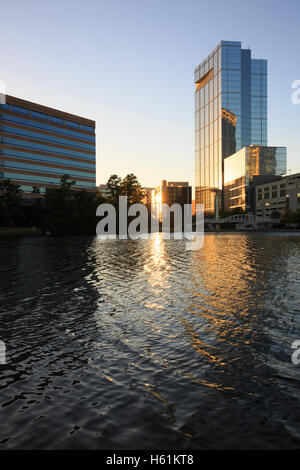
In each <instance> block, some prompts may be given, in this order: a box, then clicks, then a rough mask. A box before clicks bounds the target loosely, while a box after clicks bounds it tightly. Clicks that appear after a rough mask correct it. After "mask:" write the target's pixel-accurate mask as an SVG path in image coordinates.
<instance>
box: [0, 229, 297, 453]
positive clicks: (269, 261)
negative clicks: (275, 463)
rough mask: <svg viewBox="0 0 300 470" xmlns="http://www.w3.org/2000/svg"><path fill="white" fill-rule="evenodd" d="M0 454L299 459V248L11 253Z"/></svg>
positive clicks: (234, 242) (11, 245) (38, 248)
mask: <svg viewBox="0 0 300 470" xmlns="http://www.w3.org/2000/svg"><path fill="white" fill-rule="evenodd" d="M0 279H1V286H0V340H2V341H5V343H6V349H7V364H6V365H0V449H293V448H299V446H300V393H299V392H300V364H299V365H295V364H293V363H292V361H291V355H292V352H293V349H292V348H291V344H292V343H293V341H295V340H296V339H300V236H299V235H296V234H289V233H284V234H277V233H256V234H254V233H253V234H251V233H250V234H222V233H220V234H212V233H211V234H207V235H206V236H205V243H204V247H203V249H202V250H199V251H186V250H185V242H184V241H183V240H163V239H162V237H161V235H160V234H157V235H156V236H155V237H154V238H153V239H152V240H135V241H134V240H122V241H119V240H110V241H100V240H97V239H96V238H79V237H78V238H76V237H74V238H71V237H70V238H54V237H53V238H52V237H48V238H43V237H36V238H34V237H32V238H31V237H30V238H22V239H0Z"/></svg>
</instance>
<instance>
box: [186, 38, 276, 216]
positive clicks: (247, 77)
mask: <svg viewBox="0 0 300 470" xmlns="http://www.w3.org/2000/svg"><path fill="white" fill-rule="evenodd" d="M251 144H253V145H261V146H267V145H268V143H267V61H266V60H262V59H252V58H251V50H250V49H242V47H241V42H239V41H221V43H220V44H219V45H218V46H217V47H216V49H214V51H213V52H212V53H211V54H210V55H209V56H208V57H207V58H206V59H205V60H204V61H203V62H202V63H201V64H200V65H199V66H198V67H197V68H196V69H195V192H196V194H195V199H196V204H203V205H204V209H205V211H206V212H212V211H214V208H215V198H216V193H219V192H220V191H222V190H223V187H224V159H225V158H226V157H228V156H229V155H232V154H233V153H235V152H237V151H238V150H240V149H241V148H243V147H245V146H249V145H251Z"/></svg>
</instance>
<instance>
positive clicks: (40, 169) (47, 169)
mask: <svg viewBox="0 0 300 470" xmlns="http://www.w3.org/2000/svg"><path fill="white" fill-rule="evenodd" d="M4 168H12V169H19V170H25V171H36V172H37V173H41V174H42V173H53V174H56V175H62V174H68V175H69V176H71V177H72V176H81V177H83V178H90V179H93V176H94V175H93V173H86V172H84V171H77V170H73V169H65V170H64V169H61V168H54V167H52V166H47V165H45V166H44V165H43V166H42V165H34V164H32V163H29V164H27V163H20V162H11V161H5V162H4Z"/></svg>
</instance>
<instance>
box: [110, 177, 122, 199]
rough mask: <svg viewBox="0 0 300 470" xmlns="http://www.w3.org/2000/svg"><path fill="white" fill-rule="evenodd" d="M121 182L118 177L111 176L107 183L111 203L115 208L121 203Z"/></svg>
mask: <svg viewBox="0 0 300 470" xmlns="http://www.w3.org/2000/svg"><path fill="white" fill-rule="evenodd" d="M121 182H122V179H121V178H120V177H119V176H118V175H111V176H110V178H109V180H108V181H107V183H106V186H107V189H108V190H109V191H110V197H109V201H110V202H111V203H112V204H113V205H115V206H116V205H118V203H119V196H120V194H121Z"/></svg>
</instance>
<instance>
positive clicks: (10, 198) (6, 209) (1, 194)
mask: <svg viewBox="0 0 300 470" xmlns="http://www.w3.org/2000/svg"><path fill="white" fill-rule="evenodd" d="M21 196H22V190H21V188H20V186H19V185H18V184H14V183H12V182H11V180H10V179H5V180H3V181H1V182H0V204H1V206H2V209H3V211H2V212H3V213H4V219H5V220H6V226H7V227H8V226H9V225H12V224H13V218H14V214H16V212H18V210H19V204H20V198H21Z"/></svg>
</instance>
